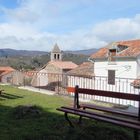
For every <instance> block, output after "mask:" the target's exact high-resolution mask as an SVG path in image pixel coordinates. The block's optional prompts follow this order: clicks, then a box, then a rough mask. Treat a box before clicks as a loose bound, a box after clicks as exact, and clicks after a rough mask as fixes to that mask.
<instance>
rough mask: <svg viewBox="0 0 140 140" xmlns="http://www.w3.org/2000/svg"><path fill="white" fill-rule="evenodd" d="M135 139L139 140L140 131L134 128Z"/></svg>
mask: <svg viewBox="0 0 140 140" xmlns="http://www.w3.org/2000/svg"><path fill="white" fill-rule="evenodd" d="M134 140H139V133H138V131H137V130H134Z"/></svg>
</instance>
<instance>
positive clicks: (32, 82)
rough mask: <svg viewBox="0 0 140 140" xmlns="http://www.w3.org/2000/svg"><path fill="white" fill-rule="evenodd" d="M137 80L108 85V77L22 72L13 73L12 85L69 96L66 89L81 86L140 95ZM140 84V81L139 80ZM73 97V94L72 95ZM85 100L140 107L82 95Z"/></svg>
mask: <svg viewBox="0 0 140 140" xmlns="http://www.w3.org/2000/svg"><path fill="white" fill-rule="evenodd" d="M135 80H136V79H132V78H116V79H115V84H114V85H111V84H108V78H107V77H99V76H98V77H97V76H94V77H79V76H76V75H75V76H74V75H72V76H70V75H67V74H58V73H44V72H22V73H21V72H20V74H19V73H17V72H16V73H13V75H12V79H11V83H12V84H13V85H21V86H28V87H35V88H38V89H45V90H49V91H54V92H55V93H56V94H63V95H69V94H68V93H67V91H66V87H67V86H70V87H74V86H75V85H79V87H80V88H88V89H99V90H105V91H116V92H124V93H132V94H139V92H140V86H139V85H137V86H136V87H135V86H134V81H135ZM137 81H139V83H140V79H137ZM71 95H72V96H73V93H71ZM80 98H81V99H83V100H99V101H104V102H109V103H117V104H122V105H133V106H136V107H137V106H138V104H137V102H134V101H128V100H122V99H114V98H108V97H99V96H91V95H86V96H85V95H81V96H80Z"/></svg>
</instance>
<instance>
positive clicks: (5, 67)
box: [0, 66, 15, 71]
mask: <svg viewBox="0 0 140 140" xmlns="http://www.w3.org/2000/svg"><path fill="white" fill-rule="evenodd" d="M14 70H15V69H13V68H12V67H9V66H4V67H3V66H2V67H1V66H0V71H14Z"/></svg>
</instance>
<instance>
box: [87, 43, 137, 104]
mask: <svg viewBox="0 0 140 140" xmlns="http://www.w3.org/2000/svg"><path fill="white" fill-rule="evenodd" d="M89 61H91V62H92V63H94V74H95V79H94V81H95V82H94V88H95V89H100V90H110V91H118V92H128V93H135V94H139V87H140V80H138V78H139V76H140V40H129V41H119V42H113V43H110V44H108V45H107V46H105V47H104V48H101V49H100V50H99V51H97V52H96V53H94V54H92V55H91V56H90V58H89ZM135 79H136V80H135ZM100 100H103V101H108V102H110V99H107V98H102V99H101V98H100ZM113 102H115V103H116V102H122V103H123V104H130V105H134V106H137V104H134V103H131V102H129V101H124V100H121V101H120V100H116V99H114V101H113Z"/></svg>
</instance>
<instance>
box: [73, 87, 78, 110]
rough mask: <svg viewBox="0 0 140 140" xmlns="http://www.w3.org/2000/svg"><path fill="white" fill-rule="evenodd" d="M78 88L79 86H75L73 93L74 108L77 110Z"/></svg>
mask: <svg viewBox="0 0 140 140" xmlns="http://www.w3.org/2000/svg"><path fill="white" fill-rule="evenodd" d="M78 88H79V86H78V85H76V86H75V92H74V108H79V95H78Z"/></svg>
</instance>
